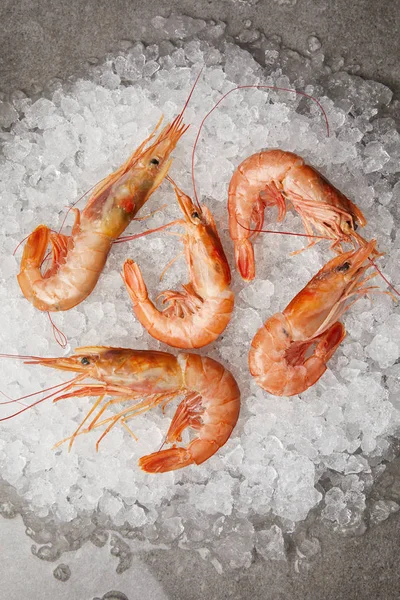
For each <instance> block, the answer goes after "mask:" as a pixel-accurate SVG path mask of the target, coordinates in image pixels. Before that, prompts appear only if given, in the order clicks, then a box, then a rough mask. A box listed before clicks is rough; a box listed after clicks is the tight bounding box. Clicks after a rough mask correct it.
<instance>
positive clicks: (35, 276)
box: [18, 115, 187, 311]
mask: <svg viewBox="0 0 400 600" xmlns="http://www.w3.org/2000/svg"><path fill="white" fill-rule="evenodd" d="M157 127H158V126H157ZM157 127H156V130H157ZM186 129H187V127H186V126H185V125H184V124H183V122H182V116H181V115H179V116H178V117H177V118H176V119H175V120H174V121H173V122H172V123H171V124H169V125H167V126H166V127H165V128H164V129H163V130H162V131H161V132H160V134H159V135H158V137H157V138H156V139H155V141H154V142H153V143H152V144H151V145H150V146H148V147H147V148H146V145H147V143H148V142H149V141H150V140H151V139H152V138H153V137H154V134H155V131H156V130H155V131H154V132H153V133H152V134H151V135H150V136H149V137H148V138H147V139H146V140H145V141H144V142H143V143H142V144H141V145H140V146H139V148H138V149H137V150H136V151H135V152H134V153H133V154H132V156H130V157H129V159H128V160H127V161H126V162H125V163H124V164H123V165H122V166H121V167H120V168H119V169H117V171H115V173H112V174H111V175H109V176H108V177H106V178H105V179H104V180H103V181H101V182H100V183H99V185H98V186H97V187H96V188H95V190H94V192H93V194H92V195H91V197H90V199H89V202H88V204H87V206H86V208H85V209H84V210H83V211H82V213H81V212H80V211H79V210H78V209H76V208H75V209H73V210H74V211H75V224H74V227H73V229H72V233H71V235H70V236H66V235H62V234H61V233H53V232H51V230H50V229H49V228H48V227H46V226H45V225H39V227H37V228H36V229H35V230H34V231H33V233H31V235H30V236H29V238H28V240H27V242H26V245H25V248H24V253H23V256H22V261H21V270H20V273H19V275H18V282H19V285H20V287H21V290H22V292H23V294H24V296H25V297H26V298H27V299H28V300H29V302H31V303H32V304H33V305H34V306H35V307H36V308H38V309H39V310H43V311H61V310H69V309H70V308H72V307H74V306H76V305H77V304H79V303H80V302H82V301H83V300H84V299H85V298H86V297H87V296H88V295H89V294H90V293H91V292H92V291H93V289H94V287H95V285H96V283H97V280H98V279H99V276H100V273H101V272H102V270H103V268H104V265H105V262H106V259H107V256H108V253H109V252H110V249H111V246H112V244H113V242H114V240H116V239H117V238H118V236H119V235H121V233H122V232H123V231H124V229H125V228H126V227H127V226H128V225H129V223H130V222H131V220H132V219H133V218H134V217H135V215H136V214H137V212H138V211H139V210H140V208H141V207H142V206H143V204H144V203H145V202H146V201H147V199H148V198H149V196H150V195H151V194H152V193H153V192H154V190H155V189H156V188H157V187H158V186H159V185H160V183H161V182H162V181H163V179H164V177H165V176H166V174H167V172H168V169H169V167H170V165H171V162H172V161H171V160H170V159H169V155H170V154H171V152H172V150H173V149H174V148H175V146H176V144H177V143H178V140H179V138H180V137H181V136H182V135H183V133H184V132H185V131H186ZM49 243H50V244H51V246H52V264H51V265H50V267H49V268H48V270H47V271H46V272H45V273H44V274H42V272H41V266H42V263H43V259H44V256H45V253H46V250H47V246H48V244H49Z"/></svg>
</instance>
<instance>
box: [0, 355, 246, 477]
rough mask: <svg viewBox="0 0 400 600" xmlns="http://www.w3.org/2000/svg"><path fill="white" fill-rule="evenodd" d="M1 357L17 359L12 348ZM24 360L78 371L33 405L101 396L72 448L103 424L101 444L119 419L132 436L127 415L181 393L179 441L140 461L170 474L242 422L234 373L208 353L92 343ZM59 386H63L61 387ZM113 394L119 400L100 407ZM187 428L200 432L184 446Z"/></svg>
mask: <svg viewBox="0 0 400 600" xmlns="http://www.w3.org/2000/svg"><path fill="white" fill-rule="evenodd" d="M1 356H3V357H4V356H5V357H11V356H10V355H4V354H3V355H1ZM16 358H21V359H22V360H24V362H25V363H27V364H40V365H44V366H46V367H52V368H54V369H61V370H65V371H74V372H76V373H78V375H77V376H76V377H74V378H73V379H72V380H70V381H69V382H67V383H66V384H65V385H64V386H63V387H62V388H61V387H60V386H53V387H52V388H49V390H53V391H52V392H51V393H50V394H49V395H47V396H45V397H44V398H42V399H40V400H39V401H36V402H35V403H34V404H33V405H37V404H39V403H40V402H43V401H44V400H46V399H48V398H51V397H52V398H53V401H54V402H56V401H58V400H62V399H65V398H72V397H79V396H97V397H98V398H97V401H96V402H95V403H94V405H93V406H92V408H91V410H90V411H89V413H88V414H87V415H86V417H85V418H84V420H83V421H82V423H81V424H80V425H79V427H78V429H77V430H76V431H75V433H74V434H73V435H72V436H71V437H70V438H68V439H69V440H70V447H71V446H72V443H73V442H74V440H75V438H76V436H77V435H79V434H82V433H87V432H88V431H91V430H92V429H94V428H97V427H100V426H103V425H107V427H106V429H105V430H104V431H103V433H102V435H101V437H100V439H99V440H98V442H97V445H96V448H97V447H98V444H99V442H100V441H101V439H102V438H103V437H104V436H105V435H106V434H107V433H108V432H109V431H110V430H111V429H112V428H113V427H114V425H116V424H117V423H118V422H120V423H122V424H123V425H124V426H125V427H126V428H127V429H128V431H129V432H130V433H131V434H132V432H131V431H130V430H129V428H128V426H127V425H126V423H127V421H129V420H130V419H132V418H134V417H135V416H136V415H139V414H142V413H144V412H146V411H147V410H149V409H150V408H153V407H155V406H158V405H159V404H163V405H164V406H165V404H167V403H168V402H170V401H171V400H173V399H174V398H175V397H176V396H179V395H183V399H182V400H181V402H180V404H179V406H178V408H177V411H176V413H175V416H174V417H173V419H172V422H171V425H170V427H169V429H168V433H167V436H166V439H165V442H164V443H168V444H173V447H172V448H168V449H165V450H159V451H158V452H154V453H153V454H150V455H148V456H143V457H142V458H141V459H140V460H139V465H140V467H141V468H142V469H143V470H144V471H146V472H147V473H163V472H165V471H173V470H176V469H181V468H182V467H187V466H188V465H192V464H197V465H200V464H201V463H203V462H204V461H206V460H207V459H208V458H210V457H211V456H213V455H214V454H215V453H216V452H217V451H218V450H219V448H221V447H222V446H223V445H224V444H225V443H226V442H227V440H228V439H229V437H230V435H231V433H232V431H233V428H234V427H235V425H236V422H237V420H238V416H239V410H240V391H239V388H238V386H237V383H236V381H235V379H234V377H233V376H232V374H231V373H230V372H229V371H227V370H226V369H225V368H224V367H223V366H222V365H221V364H220V363H218V362H216V361H215V360H213V359H211V358H207V357H204V356H198V355H196V354H186V353H185V354H179V355H178V356H173V355H172V354H169V353H167V352H157V351H151V350H131V349H129V348H108V347H104V346H87V347H82V348H77V349H76V351H75V353H74V354H73V355H72V356H69V357H65V358H42V357H38V356H17V357H16ZM87 378H90V379H94V380H96V381H97V382H98V383H88V384H85V383H84V381H83V380H85V379H87ZM55 387H57V388H58V389H57V390H56V391H54V388H55ZM49 390H47V391H49ZM44 391H46V390H44ZM106 394H108V395H110V396H112V397H113V399H112V400H109V401H108V402H106V403H105V404H104V405H103V406H102V407H101V408H99V407H100V404H101V402H102V400H103V398H104V396H105V395H106ZM32 395H34V394H32ZM26 397H27V396H25V398H26ZM140 398H142V400H141V401H140V400H139V399H140ZM143 398H144V399H143ZM19 400H21V398H20V399H19ZM132 400H136V401H137V402H136V404H134V406H128V408H125V409H123V410H121V411H120V412H119V413H118V414H114V415H113V416H112V417H109V418H106V419H103V420H101V417H102V415H103V414H104V412H105V411H106V410H107V408H108V407H109V406H110V405H115V404H118V403H121V402H128V401H132ZM33 405H32V406H33ZM29 408H31V407H30V406H27V407H25V408H23V409H22V410H20V411H18V412H17V413H15V414H14V415H10V416H8V417H5V418H3V419H0V421H5V420H7V419H10V418H12V417H14V416H16V415H17V414H20V413H22V412H24V411H26V410H28V409H29ZM98 408H99V410H98V412H97V414H96V415H95V416H94V418H92V420H91V422H90V424H89V425H88V427H87V428H86V429H83V425H84V424H85V423H86V422H87V421H88V419H89V418H90V417H91V416H92V415H93V413H95V411H96V410H97V409H98ZM187 427H191V428H192V429H193V430H195V431H196V432H197V435H196V437H195V438H194V439H193V440H192V441H191V442H189V444H188V445H187V446H183V447H177V446H176V442H180V441H181V434H182V432H183V431H184V430H185V429H186V428H187ZM132 435H133V434H132ZM63 441H66V440H63ZM60 443H62V442H60ZM60 443H59V444H60ZM59 444H57V445H59Z"/></svg>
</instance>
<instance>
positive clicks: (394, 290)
mask: <svg viewBox="0 0 400 600" xmlns="http://www.w3.org/2000/svg"><path fill="white" fill-rule="evenodd" d="M236 222H237V224H238V225H239V226H240V227H243V229H245V230H246V231H251V233H277V234H280V235H293V236H295V237H306V238H312V239H316V240H331V241H332V238H329V237H327V236H324V235H309V234H308V233H295V232H294V231H272V230H270V229H251V228H250V227H246V225H243V223H241V222H240V221H239V220H238V219H237V218H236ZM368 260H369V262H370V263H371V266H372V267H374V268H375V269H376V271H377V273H378V275H380V277H382V279H383V281H384V282H385V283H386V285H387V286H388V287H389V288H390V289H391V290H392V291H393V292H394V293H395V294H397V296H399V297H400V292H398V290H397V289H396V288H395V287H394V285H393V284H392V283H390V281H389V280H388V278H387V277H386V276H385V275H384V274H383V273H382V271H381V270H380V268H379V267H378V265H377V264H376V262H375V261H374V260H372V258H368Z"/></svg>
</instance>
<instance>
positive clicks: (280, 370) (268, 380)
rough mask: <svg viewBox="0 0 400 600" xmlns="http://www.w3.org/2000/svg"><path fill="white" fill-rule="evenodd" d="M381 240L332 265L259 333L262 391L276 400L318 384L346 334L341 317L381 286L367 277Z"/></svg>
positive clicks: (254, 362)
mask: <svg viewBox="0 0 400 600" xmlns="http://www.w3.org/2000/svg"><path fill="white" fill-rule="evenodd" d="M375 243H376V242H375V240H372V241H371V242H369V243H368V244H367V245H366V246H363V247H361V248H359V249H358V250H355V251H353V252H346V253H343V254H341V255H339V256H336V257H335V258H333V259H332V260H331V261H329V262H328V263H327V264H326V265H325V266H324V267H323V268H322V269H321V270H320V271H319V272H318V273H317V274H316V275H315V276H314V277H313V278H312V279H311V281H310V282H309V283H308V284H307V285H306V286H305V287H304V288H303V289H302V290H301V291H300V292H299V293H298V294H297V296H295V298H293V300H292V301H291V302H290V303H289V304H288V306H287V307H286V308H285V310H284V311H283V312H282V313H277V314H275V315H273V316H272V317H271V318H270V319H268V320H267V321H266V322H265V323H264V325H263V326H262V327H261V328H260V329H259V330H258V331H257V333H256V335H255V336H254V339H253V341H252V343H251V348H250V352H249V368H250V372H251V374H252V375H253V377H255V379H256V382H257V383H258V385H259V386H260V387H262V388H263V389H264V390H266V391H267V392H269V393H270V394H274V395H275V396H293V395H295V394H300V393H301V392H304V391H305V390H306V389H307V388H309V387H310V386H312V385H313V384H314V383H315V382H316V381H318V379H319V378H320V377H321V376H322V375H323V374H324V373H325V371H326V368H327V367H326V363H327V362H328V361H329V359H330V358H331V357H332V356H333V354H334V353H335V351H336V349H337V348H338V346H339V345H340V343H341V341H342V340H343V338H344V337H345V335H346V331H345V328H344V326H343V325H342V323H340V322H338V319H339V318H340V317H341V316H342V315H343V313H344V312H346V311H347V310H348V308H349V307H350V306H351V305H352V304H353V303H354V302H355V301H356V300H357V299H358V298H360V296H362V295H363V294H364V293H366V292H368V291H369V290H372V289H374V287H375V286H368V285H366V284H367V282H368V281H369V280H370V279H372V277H374V276H375V275H376V274H375V273H374V274H372V275H369V276H367V277H364V273H365V271H366V270H367V269H368V268H369V267H370V266H371V263H369V262H368V258H369V257H371V256H374V251H375Z"/></svg>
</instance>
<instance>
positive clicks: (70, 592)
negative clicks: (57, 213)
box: [0, 0, 400, 600]
mask: <svg viewBox="0 0 400 600" xmlns="http://www.w3.org/2000/svg"><path fill="white" fill-rule="evenodd" d="M252 1H253V2H254V0H252ZM292 3H293V0H292ZM171 11H175V12H183V13H185V14H189V15H191V16H194V17H201V18H208V19H209V18H214V19H216V18H219V19H222V20H224V21H226V22H228V24H229V31H230V33H233V34H235V33H238V32H239V31H240V30H241V29H242V27H243V22H244V20H246V19H251V20H252V21H253V24H254V25H255V26H258V27H261V28H263V29H264V31H265V33H266V34H267V35H268V34H273V33H275V34H279V35H281V36H282V38H283V42H284V43H285V45H287V46H289V47H291V48H294V49H296V50H299V51H304V50H305V49H306V40H307V37H308V36H309V35H310V34H312V33H315V34H316V35H317V36H318V37H319V38H320V39H321V41H322V43H323V47H324V50H325V52H326V55H327V58H328V60H333V59H334V58H335V57H337V56H339V55H342V56H344V57H345V59H346V62H347V63H356V64H359V65H360V67H361V70H360V74H362V75H363V76H366V77H369V78H372V79H376V80H379V81H382V82H383V83H386V84H388V85H390V86H391V87H392V89H394V90H395V91H396V92H397V96H398V93H399V91H400V68H399V59H400V38H399V32H398V29H399V23H400V4H399V2H398V0H380V1H379V2H377V1H376V0H353V1H352V2H350V1H349V0H298V1H297V3H296V4H295V6H290V5H289V4H286V5H281V4H279V2H278V1H275V0H274V1H273V0H260V1H259V2H258V3H257V4H255V5H252V2H250V1H247V0H218V1H211V0H197V1H194V0H171V1H170V2H168V3H167V2H164V1H162V0H152V1H151V2H143V1H141V0H136V1H134V0H108V1H107V0H69V1H67V2H65V1H63V0H51V1H44V0H36V1H35V0H2V2H1V4H0V89H2V90H3V91H10V90H12V89H16V88H21V89H29V88H30V87H31V86H32V84H36V85H39V86H40V85H42V84H43V83H44V82H45V81H46V80H47V79H48V78H51V77H55V76H61V77H63V78H65V77H66V76H67V75H73V74H75V73H77V72H78V71H79V69H80V68H81V65H82V63H83V62H84V61H85V60H87V59H89V58H91V57H98V58H99V57H101V56H103V55H104V54H105V53H107V52H109V51H112V49H113V48H115V47H116V46H117V43H118V41H119V40H121V39H138V38H139V39H140V38H141V37H142V35H141V33H142V27H143V24H144V23H146V21H148V20H149V19H150V18H152V17H153V16H155V15H158V14H161V15H164V16H165V15H167V14H169V13H170V12H171ZM149 41H151V40H149ZM390 477H392V486H394V488H393V489H397V488H398V489H399V490H400V475H399V463H398V462H396V461H395V462H394V463H393V464H392V465H391V466H390ZM396 486H397V487H396ZM377 493H378V492H377ZM396 493H397V492H396ZM393 494H394V496H393V495H392V497H391V498H392V499H394V500H397V501H399V498H398V497H397V496H396V494H395V493H394V492H393ZM1 524H2V521H0V528H1V526H2V525H1ZM315 533H317V534H318V537H319V539H320V540H321V545H322V553H321V554H319V555H318V556H317V557H316V558H315V559H314V560H313V561H312V562H311V564H310V565H309V568H308V570H303V571H301V572H300V573H299V574H298V573H296V572H295V570H294V560H292V561H290V562H289V563H288V564H287V563H281V562H277V563H266V562H265V561H263V560H261V559H257V560H256V562H255V563H254V564H253V565H252V567H251V568H250V569H248V570H246V571H244V572H240V573H228V574H226V575H223V576H219V575H218V574H217V573H216V571H215V569H214V568H213V567H212V566H211V565H210V564H209V563H208V562H205V561H203V560H202V559H201V558H200V556H198V555H197V554H189V553H187V552H183V551H179V550H176V551H168V552H156V553H153V554H152V555H147V556H145V557H143V560H144V561H145V562H146V563H147V567H146V568H147V569H148V572H149V573H151V574H152V577H151V578H150V579H151V581H150V580H149V589H148V593H147V595H145V594H143V593H142V592H141V594H142V596H141V597H143V598H146V599H150V598H152V597H154V598H156V597H159V596H158V595H157V594H158V593H159V592H157V593H156V589H155V587H154V580H157V581H158V582H159V584H160V585H161V587H162V589H163V591H164V592H165V594H166V595H167V596H168V598H170V599H171V600H172V599H174V600H189V599H190V600H196V599H197V598H198V599H200V598H201V599H202V600H214V599H215V600H223V599H225V598H227V599H228V598H229V599H230V600H239V599H247V598H249V599H251V600H258V599H260V600H261V599H263V600H291V599H293V600H294V599H296V600H317V599H318V600H322V599H324V600H330V599H332V600H333V599H335V600H342V599H343V600H358V599H360V600H361V599H362V600H380V599H382V600H397V599H398V598H400V564H399V561H400V554H399V545H400V516H392V517H391V518H389V519H388V521H386V522H384V523H383V524H381V525H380V526H377V527H374V528H372V529H370V530H368V531H367V533H366V534H365V535H363V536H361V537H352V538H351V537H347V538H345V537H341V536H339V535H338V534H335V533H333V532H329V531H327V530H321V529H320V530H318V531H317V532H315ZM7 543H8V544H10V548H11V547H12V545H13V543H12V539H9V538H8V537H7V539H6V540H5V541H3V542H2V553H3V555H4V553H7ZM289 550H290V549H289ZM26 557H27V558H26V560H27V561H37V559H36V558H33V557H32V556H30V555H29V554H28V553H27V554H26ZM292 558H293V559H294V557H292ZM2 562H3V561H0V589H2V590H3V591H4V590H5V589H6V590H8V594H7V597H8V598H10V599H12V598H13V597H18V598H19V599H20V600H28V598H29V599H31V598H34V600H36V597H37V598H38V600H39V597H41V598H45V597H46V598H47V597H48V596H47V595H46V594H44V595H43V596H36V595H32V594H31V590H30V587H29V586H28V585H27V586H26V595H25V596H24V595H23V593H24V592H23V591H22V589H23V588H21V586H19V587H18V592H16V593H17V596H15V595H14V596H13V591H12V587H11V588H9V587H7V580H8V578H9V572H8V571H7V570H6V569H5V568H4V567H2ZM63 562H68V560H67V559H65V561H64V558H63ZM29 564H31V563H29ZM50 567H51V569H50ZM54 567H55V565H49V569H48V573H47V571H46V572H45V571H44V570H43V569H40V570H39V569H38V572H39V571H40V580H41V582H42V584H41V585H42V586H43V589H44V590H45V589H46V577H52V575H51V572H52V569H53V568H54ZM146 572H147V571H146ZM90 576H91V574H90V570H89V571H88V572H87V578H89V581H90ZM16 577H18V573H17V575H16ZM20 577H21V578H23V577H24V575H23V569H21V571H20ZM38 577H39V575H38ZM149 577H150V576H149ZM36 583H37V582H36ZM87 583H88V581H87V580H86V579H85V586H83V584H82V586H80V584H79V581H77V580H76V577H74V571H73V572H72V577H71V580H70V581H68V582H65V583H62V584H61V583H60V584H59V585H60V586H64V587H62V588H61V587H60V595H58V592H57V589H58V588H56V589H55V591H54V592H52V593H51V597H52V598H54V600H59V599H61V598H64V597H68V598H69V599H70V600H74V599H75V598H76V599H78V598H79V599H80V600H86V598H88V600H90V599H91V598H92V597H94V596H96V595H101V594H105V593H106V592H107V591H109V589H111V587H112V586H111V582H110V587H109V588H108V589H105V587H104V586H106V585H107V583H106V582H104V581H102V584H101V586H100V587H101V588H102V589H99V587H98V582H96V586H97V587H95V582H93V593H92V595H87V594H88V589H90V585H89V586H88V585H87ZM113 585H115V582H113ZM68 586H69V587H68ZM121 587H123V589H124V593H125V594H128V595H129V594H130V596H129V600H133V599H135V598H137V597H138V595H137V588H136V584H135V580H134V578H132V580H129V578H128V577H125V578H124V586H122V580H121ZM61 589H62V594H61ZM83 589H84V590H85V591H83ZM15 591H16V588H15ZM82 593H83V596H82ZM160 593H161V592H160ZM1 596H2V597H3V593H1ZM4 597H5V596H4ZM49 597H50V596H49Z"/></svg>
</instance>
